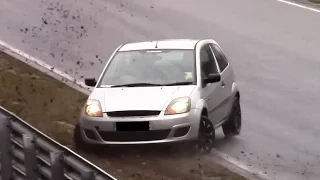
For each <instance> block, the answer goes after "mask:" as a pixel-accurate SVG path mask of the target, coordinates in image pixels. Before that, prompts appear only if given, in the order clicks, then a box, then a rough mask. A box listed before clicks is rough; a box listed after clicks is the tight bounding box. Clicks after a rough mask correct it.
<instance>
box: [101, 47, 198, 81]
mask: <svg viewBox="0 0 320 180" xmlns="http://www.w3.org/2000/svg"><path fill="white" fill-rule="evenodd" d="M194 81H195V58H194V51H193V50H156V51H153V50H152V51H151V50H149V51H148V50H139V51H127V52H118V53H117V54H116V55H115V56H114V58H113V59H112V60H111V62H110V64H109V65H108V67H107V69H106V71H105V73H104V75H103V77H102V79H101V81H100V83H99V84H100V85H99V86H100V87H105V86H109V85H111V86H121V85H125V84H131V85H132V84H140V85H141V84H149V85H151V86H152V85H157V84H158V85H166V84H175V83H176V84H180V85H187V84H193V83H194Z"/></svg>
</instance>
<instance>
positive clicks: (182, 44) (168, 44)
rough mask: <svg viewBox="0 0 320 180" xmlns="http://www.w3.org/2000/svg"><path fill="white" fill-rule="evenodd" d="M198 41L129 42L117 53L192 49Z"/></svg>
mask: <svg viewBox="0 0 320 180" xmlns="http://www.w3.org/2000/svg"><path fill="white" fill-rule="evenodd" d="M199 41H200V40H199V39H161V40H153V41H141V42H129V43H126V44H124V45H123V46H122V47H120V49H119V51H134V50H146V49H148V50H156V49H194V48H195V46H196V44H197V43H198V42H199Z"/></svg>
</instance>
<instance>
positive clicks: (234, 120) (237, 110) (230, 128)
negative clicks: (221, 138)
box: [222, 97, 242, 137]
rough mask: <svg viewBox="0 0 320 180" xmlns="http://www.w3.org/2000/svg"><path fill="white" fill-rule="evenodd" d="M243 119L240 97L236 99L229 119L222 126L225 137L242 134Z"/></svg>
mask: <svg viewBox="0 0 320 180" xmlns="http://www.w3.org/2000/svg"><path fill="white" fill-rule="evenodd" d="M241 118H242V117H241V106H240V100H239V98H238V97H236V99H235V101H234V103H233V107H232V111H231V114H230V116H229V119H228V121H227V122H226V123H224V124H223V125H222V130H223V133H224V135H225V136H227V137H228V136H235V135H239V134H240V131H241V123H242V122H241Z"/></svg>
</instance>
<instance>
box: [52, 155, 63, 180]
mask: <svg viewBox="0 0 320 180" xmlns="http://www.w3.org/2000/svg"><path fill="white" fill-rule="evenodd" d="M62 158H63V152H61V151H60V152H50V159H51V179H52V180H60V179H65V178H64V171H63V169H64V167H63V161H62Z"/></svg>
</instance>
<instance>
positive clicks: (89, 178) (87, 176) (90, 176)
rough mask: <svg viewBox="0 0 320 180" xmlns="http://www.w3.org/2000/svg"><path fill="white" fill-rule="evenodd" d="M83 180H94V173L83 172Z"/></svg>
mask: <svg viewBox="0 0 320 180" xmlns="http://www.w3.org/2000/svg"><path fill="white" fill-rule="evenodd" d="M81 180H94V173H93V172H92V171H87V172H82V174H81Z"/></svg>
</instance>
